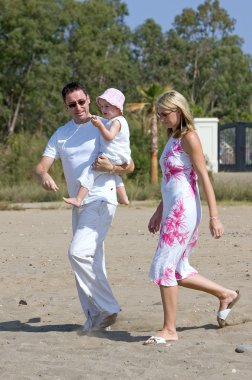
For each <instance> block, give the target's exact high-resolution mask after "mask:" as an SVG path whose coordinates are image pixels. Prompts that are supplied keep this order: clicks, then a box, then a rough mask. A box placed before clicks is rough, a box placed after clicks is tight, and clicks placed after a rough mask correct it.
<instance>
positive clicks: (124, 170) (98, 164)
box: [92, 156, 135, 175]
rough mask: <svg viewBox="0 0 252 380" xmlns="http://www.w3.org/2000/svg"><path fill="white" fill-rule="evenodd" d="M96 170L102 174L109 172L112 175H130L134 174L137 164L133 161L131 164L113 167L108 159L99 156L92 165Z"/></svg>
mask: <svg viewBox="0 0 252 380" xmlns="http://www.w3.org/2000/svg"><path fill="white" fill-rule="evenodd" d="M92 167H93V169H94V170H98V171H100V172H108V173H111V174H119V175H121V174H128V173H132V172H133V171H134V169H135V164H134V162H133V161H132V160H131V161H130V163H129V164H123V165H120V166H119V165H113V164H111V162H110V161H109V159H108V158H107V157H104V156H99V157H97V158H96V160H95V162H94V163H93V165H92Z"/></svg>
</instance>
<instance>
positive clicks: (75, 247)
mask: <svg viewBox="0 0 252 380" xmlns="http://www.w3.org/2000/svg"><path fill="white" fill-rule="evenodd" d="M62 96H63V101H64V106H65V108H66V110H67V111H68V112H69V114H70V116H71V117H72V120H70V121H69V122H68V123H67V124H65V125H64V126H62V127H60V128H58V129H57V130H56V132H55V133H54V134H53V135H52V136H51V138H50V140H49V141H48V144H47V146H46V148H45V150H44V153H43V156H42V158H41V159H40V161H39V163H38V165H37V167H36V169H35V173H36V176H37V178H38V179H39V182H40V183H41V185H42V186H43V187H44V188H45V189H46V190H50V191H58V190H59V188H58V186H57V184H56V183H55V182H54V180H53V178H52V177H51V176H50V174H49V173H48V172H49V169H50V167H51V166H52V164H53V162H54V160H55V159H57V158H60V159H61V161H62V165H63V171H64V175H65V179H66V183H67V188H68V192H69V195H70V196H71V197H73V196H75V195H76V194H77V191H78V187H79V184H78V182H77V178H78V177H79V176H80V175H81V173H82V171H83V169H84V168H85V167H86V166H88V165H92V164H93V163H94V169H96V170H97V169H99V171H103V172H104V173H103V174H102V175H100V176H99V177H98V178H97V180H96V182H95V185H94V186H93V188H92V189H91V190H90V192H89V194H88V196H87V198H86V199H85V205H84V206H82V207H80V208H76V207H74V208H73V212H72V226H73V239H72V241H71V243H70V246H69V251H68V255H69V260H70V263H71V265H72V269H73V271H74V273H75V278H76V284H77V290H78V295H79V299H80V303H81V306H82V309H83V311H84V314H85V316H86V318H87V320H86V322H85V324H84V327H83V330H84V331H89V330H91V329H108V328H109V326H110V325H112V324H113V323H114V322H115V320H116V317H117V314H118V312H119V311H120V306H119V305H118V303H117V301H116V299H115V297H114V296H113V293H112V290H111V288H110V285H109V283H108V280H107V276H106V269H105V260H104V247H103V245H104V240H105V237H106V235H107V233H108V229H109V226H110V224H111V222H112V219H113V216H114V214H115V211H116V205H117V199H116V184H115V178H114V175H113V173H116V174H119V175H120V174H124V173H129V172H132V171H133V170H134V163H133V161H131V163H130V164H129V165H125V166H124V167H121V166H113V165H112V164H111V163H110V161H109V160H108V159H107V158H106V157H98V154H99V130H98V128H95V127H94V126H93V124H92V123H91V121H90V120H91V117H92V115H91V114H90V113H89V105H90V98H89V95H88V93H87V92H86V90H85V88H84V87H82V86H81V84H79V83H78V82H72V83H69V84H67V85H66V86H65V87H64V88H63V90H62ZM97 157H98V158H97Z"/></svg>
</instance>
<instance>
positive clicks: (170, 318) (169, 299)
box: [144, 285, 178, 344]
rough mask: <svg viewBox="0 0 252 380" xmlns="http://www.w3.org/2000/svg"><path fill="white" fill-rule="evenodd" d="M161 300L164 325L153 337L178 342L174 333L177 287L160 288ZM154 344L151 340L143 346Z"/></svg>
mask: <svg viewBox="0 0 252 380" xmlns="http://www.w3.org/2000/svg"><path fill="white" fill-rule="evenodd" d="M159 288H160V293H161V299H162V303H163V310H164V324H163V328H162V330H160V331H158V332H157V333H156V334H154V336H158V337H162V338H164V339H165V340H178V335H177V332H176V315H177V302H178V286H162V285H161V286H160V287H159ZM152 343H154V342H153V340H152V339H151V338H149V339H147V341H146V342H145V343H144V344H152Z"/></svg>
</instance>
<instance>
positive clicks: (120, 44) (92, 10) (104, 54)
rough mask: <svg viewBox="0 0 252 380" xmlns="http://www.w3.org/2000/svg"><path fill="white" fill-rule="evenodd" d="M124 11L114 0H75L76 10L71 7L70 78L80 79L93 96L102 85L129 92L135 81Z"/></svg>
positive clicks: (103, 87)
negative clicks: (83, 0)
mask: <svg viewBox="0 0 252 380" xmlns="http://www.w3.org/2000/svg"><path fill="white" fill-rule="evenodd" d="M127 14H128V11H127V7H126V5H125V4H124V3H121V2H120V1H118V0H88V1H85V2H82V3H79V4H78V12H76V11H75V10H73V11H72V17H73V19H74V22H73V24H72V26H71V29H70V30H69V52H70V55H69V61H68V64H69V65H71V67H72V70H73V72H72V76H73V78H79V79H81V80H83V81H84V83H85V84H86V86H87V88H88V89H89V91H90V94H91V95H92V96H93V97H95V96H97V94H99V93H100V92H101V91H103V90H104V89H105V88H106V87H117V88H119V89H120V90H121V91H123V92H124V93H126V96H130V93H131V92H132V91H131V88H135V86H136V84H137V80H138V78H137V68H136V67H135V65H134V62H133V55H132V50H131V31H130V29H129V28H128V27H127V26H126V24H125V22H124V17H125V16H126V15H127ZM129 83H131V86H129Z"/></svg>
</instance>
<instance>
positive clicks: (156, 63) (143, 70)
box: [133, 19, 167, 85]
mask: <svg viewBox="0 0 252 380" xmlns="http://www.w3.org/2000/svg"><path fill="white" fill-rule="evenodd" d="M133 44H134V45H133V53H134V59H135V62H136V65H137V66H138V70H139V73H140V75H141V82H142V83H145V84H147V85H148V84H150V85H151V84H152V83H160V84H164V83H166V82H167V77H166V76H165V74H164V73H165V61H164V57H165V51H164V46H165V38H164V34H163V33H162V30H161V27H160V25H158V24H157V23H156V22H155V21H154V20H152V19H147V20H146V21H145V22H144V24H143V25H140V26H139V27H138V28H136V30H135V32H134V34H133Z"/></svg>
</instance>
